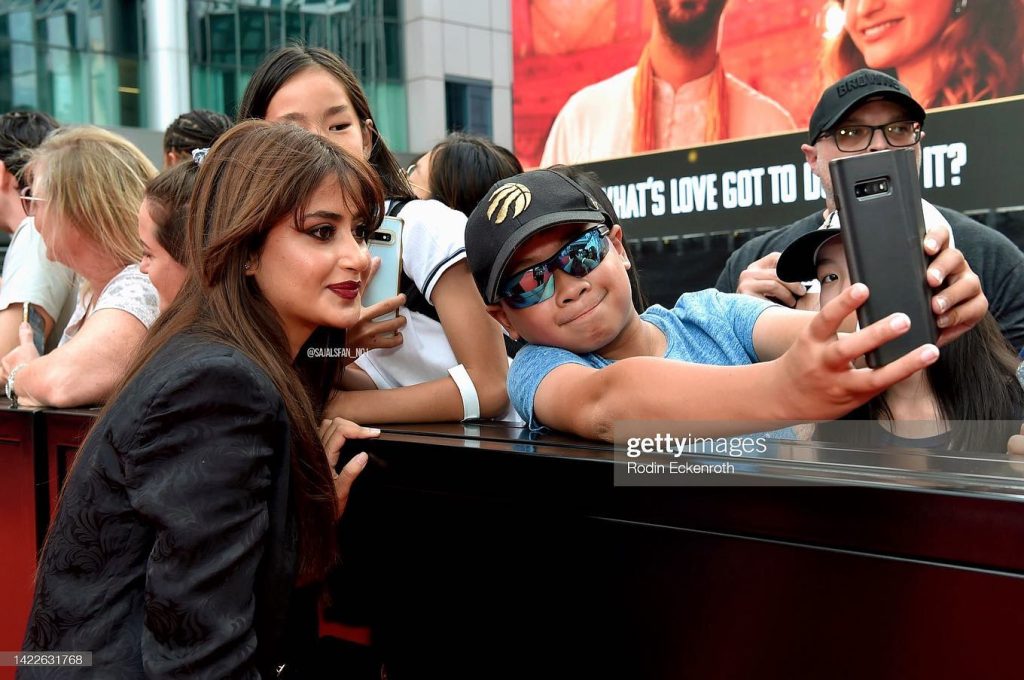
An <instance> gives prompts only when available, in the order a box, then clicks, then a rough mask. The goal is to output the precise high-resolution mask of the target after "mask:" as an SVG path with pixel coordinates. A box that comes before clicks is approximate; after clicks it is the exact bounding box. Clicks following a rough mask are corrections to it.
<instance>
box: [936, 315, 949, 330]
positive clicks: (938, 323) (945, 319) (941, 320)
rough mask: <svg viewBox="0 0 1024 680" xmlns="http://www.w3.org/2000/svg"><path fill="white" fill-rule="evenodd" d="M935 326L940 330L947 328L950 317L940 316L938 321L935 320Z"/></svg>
mask: <svg viewBox="0 0 1024 680" xmlns="http://www.w3.org/2000/svg"><path fill="white" fill-rule="evenodd" d="M935 325H936V326H938V327H939V328H945V327H946V326H948V325H949V317H948V316H940V317H939V318H938V319H936V320H935Z"/></svg>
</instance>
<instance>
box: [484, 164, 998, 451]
mask: <svg viewBox="0 0 1024 680" xmlns="http://www.w3.org/2000/svg"><path fill="white" fill-rule="evenodd" d="M930 236H932V237H933V238H934V239H935V241H936V243H932V244H930V246H931V248H930V249H931V250H933V251H938V250H939V249H940V248H942V247H943V246H944V245H945V239H948V235H943V234H941V233H936V234H930ZM466 255H467V259H468V261H469V265H470V268H471V269H472V272H473V278H474V280H475V281H476V284H477V287H478V288H479V290H480V293H481V295H482V296H483V298H484V302H485V303H486V304H487V305H488V311H489V312H490V313H491V315H492V316H493V317H494V318H495V319H496V320H497V321H498V322H499V323H501V325H502V326H504V327H505V329H506V330H508V332H509V334H510V335H511V336H512V337H513V338H521V339H523V340H525V341H526V342H528V343H529V345H528V346H526V347H525V348H523V349H522V350H521V351H520V352H519V354H518V355H517V356H516V358H515V360H514V361H513V362H512V366H511V368H510V369H509V374H508V390H509V396H510V397H511V400H512V403H513V405H514V406H515V408H516V410H517V411H518V412H519V414H520V415H521V416H522V417H523V419H524V420H526V422H527V423H528V424H529V425H530V427H538V426H542V425H543V426H548V427H552V428H555V429H558V430H564V431H568V432H573V433H576V434H578V435H581V436H584V437H589V438H596V439H611V438H612V435H613V432H612V428H613V423H614V422H615V421H616V420H640V419H664V420H689V421H715V422H717V423H718V426H717V427H718V428H720V430H721V431H719V432H706V433H702V434H704V435H714V434H723V435H724V434H735V433H738V432H743V431H745V430H749V429H750V428H749V427H748V426H746V425H745V424H746V423H753V422H761V423H764V422H766V421H771V422H784V421H785V422H800V421H806V420H826V419H834V418H837V417H839V416H841V415H843V414H845V413H847V412H848V411H850V410H851V409H853V408H855V407H856V406H858V405H860V404H862V403H864V402H865V401H867V400H868V399H870V398H871V397H873V396H874V395H876V394H878V393H880V392H882V391H883V390H885V388H886V387H888V386H889V385H892V384H893V383H896V382H899V381H900V380H902V379H903V378H905V377H907V376H908V375H910V374H912V373H914V372H915V371H918V370H920V369H922V368H924V367H925V366H928V365H929V364H931V363H932V362H934V361H935V359H936V358H937V357H938V354H939V351H938V348H937V347H935V346H934V345H924V346H922V347H920V348H918V349H917V350H915V351H913V352H911V353H909V354H907V355H905V356H903V357H902V358H901V359H899V360H898V361H896V362H893V363H891V364H889V365H888V366H885V367H883V368H879V369H874V370H872V369H866V368H861V369H855V368H853V367H852V362H853V361H854V360H856V359H857V358H858V357H861V356H862V355H864V354H865V353H866V352H868V351H870V350H872V349H874V348H876V347H878V346H879V345H881V344H883V343H885V342H886V341H888V340H891V339H892V338H895V337H897V336H898V335H901V334H902V333H904V332H906V330H907V329H908V328H909V327H910V321H909V319H908V318H907V317H906V315H903V314H895V315H893V316H892V317H889V318H887V319H884V320H882V321H879V322H878V323H875V324H872V325H871V326H869V327H868V328H865V329H862V330H860V331H858V332H855V333H849V334H844V335H842V336H837V332H838V331H839V330H840V326H841V325H842V324H843V322H844V320H845V319H846V318H847V317H848V316H849V315H850V314H851V313H853V312H854V311H855V310H856V309H857V307H859V306H860V305H861V304H862V303H863V302H864V300H866V299H867V296H868V291H867V288H866V287H865V286H863V285H855V286H853V287H851V288H850V289H848V290H846V291H845V292H844V293H843V294H842V295H840V296H839V297H838V298H836V299H835V300H834V301H833V302H831V303H830V304H828V305H826V306H825V307H824V308H823V309H822V310H821V311H820V312H819V313H812V312H802V311H796V310H792V309H788V308H785V307H781V306H779V305H773V304H771V303H769V302H766V301H764V300H760V299H758V298H754V297H750V296H745V295H730V294H724V293H720V292H718V291H716V290H713V289H711V290H706V291H701V292H699V293H690V294H685V295H682V296H681V297H680V298H679V300H678V301H677V302H676V304H675V306H674V307H673V308H672V309H665V308H664V307H660V306H657V305H655V306H653V307H651V308H650V309H648V310H647V311H646V312H645V313H643V314H637V312H636V311H635V310H634V308H633V306H632V303H631V297H630V296H631V290H630V284H629V279H628V278H627V276H626V269H627V268H628V266H629V264H628V261H627V259H626V256H625V252H624V250H623V247H622V229H621V227H620V226H619V225H617V224H613V222H612V220H611V218H610V217H609V216H608V214H607V213H605V212H604V211H603V210H601V208H600V207H599V206H598V204H597V203H596V202H595V201H594V199H593V198H592V197H590V196H589V195H588V194H587V193H586V192H585V191H584V190H583V189H582V188H580V186H579V185H577V184H576V183H575V182H573V181H572V180H570V179H568V178H566V177H564V176H563V175H560V174H558V173H555V172H552V171H550V170H535V171H531V172H526V173H523V174H520V175H516V176H515V177H511V178H508V179H506V180H502V181H500V182H498V183H497V184H495V185H494V187H492V189H491V191H490V192H489V193H488V195H487V196H486V198H485V199H484V200H482V201H481V202H480V204H479V205H478V206H477V207H476V209H475V210H474V211H473V213H472V214H471V215H470V217H469V221H468V222H467V224H466ZM932 271H934V272H935V273H936V274H937V278H938V279H939V283H941V281H942V280H943V279H946V278H947V273H948V278H949V280H950V281H955V282H956V283H955V284H953V285H950V286H949V287H948V288H947V289H946V290H945V291H944V292H943V297H944V298H945V300H944V302H945V304H946V306H947V307H948V308H949V309H948V311H947V314H951V315H954V317H955V318H957V320H958V324H959V325H960V326H967V327H969V326H971V325H973V324H974V323H977V321H978V319H980V318H981V316H983V315H984V312H985V311H986V310H987V305H985V304H984V298H983V296H982V295H981V289H980V285H977V284H976V282H974V283H975V285H974V286H971V285H970V283H969V281H972V277H969V276H965V273H966V274H969V273H970V269H969V267H968V266H967V264H966V262H965V261H964V260H963V256H962V255H960V253H958V252H957V251H955V250H948V249H947V250H944V251H943V252H942V253H940V254H939V256H937V257H936V258H935V260H934V261H933V262H932V264H931V266H930V269H929V272H930V273H931V272H932ZM976 278H977V277H973V279H976ZM930 282H931V283H932V285H933V286H934V285H938V284H937V283H935V282H934V281H931V280H930ZM979 297H980V298H981V301H980V303H979ZM938 306H939V305H933V307H938ZM954 307H955V309H953V308H954ZM980 307H984V309H982V310H981V313H980V314H979V313H978V309H979V308H980ZM948 339H949V338H947V337H941V338H940V344H942V341H948Z"/></svg>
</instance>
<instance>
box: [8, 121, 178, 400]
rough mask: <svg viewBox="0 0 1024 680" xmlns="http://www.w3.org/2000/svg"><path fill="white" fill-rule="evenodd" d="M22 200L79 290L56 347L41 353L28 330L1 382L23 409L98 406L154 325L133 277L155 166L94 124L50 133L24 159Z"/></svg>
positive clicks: (154, 308) (152, 298)
mask: <svg viewBox="0 0 1024 680" xmlns="http://www.w3.org/2000/svg"><path fill="white" fill-rule="evenodd" d="M27 172H29V174H30V176H31V177H32V183H31V189H30V191H27V192H25V194H24V195H23V198H22V201H23V204H24V206H25V212H26V213H27V214H31V215H34V216H35V224H36V229H38V230H39V233H40V235H41V236H42V237H43V241H44V242H45V243H46V255H47V257H48V258H50V259H51V260H54V261H56V262H60V263H61V264H64V265H65V266H67V267H69V268H70V269H72V270H73V271H74V272H75V273H76V274H78V276H79V277H80V279H81V280H82V284H81V287H80V290H79V293H78V306H77V307H76V309H75V312H74V314H73V315H72V317H71V320H70V322H69V323H68V326H67V329H66V330H65V332H64V336H63V337H62V338H61V341H60V345H59V346H58V347H57V348H56V349H55V350H54V351H52V352H50V353H49V354H47V355H45V356H39V354H38V352H37V351H36V349H35V347H34V345H33V344H32V342H31V329H30V328H29V326H28V325H27V324H22V327H21V335H22V342H21V344H20V345H19V346H18V347H17V348H15V349H14V350H12V351H11V352H10V353H9V354H7V356H5V357H4V358H3V360H2V361H0V365H2V368H0V379H2V380H5V381H6V383H7V393H8V396H9V397H10V398H11V399H12V400H16V401H17V402H19V403H21V404H25V405H47V406H58V407H71V406H85V405H91V404H98V403H101V402H103V401H104V400H105V399H106V398H107V397H108V396H109V395H110V393H111V391H112V390H113V388H114V386H115V385H116V384H117V383H118V381H119V380H120V379H121V377H122V372H123V371H124V368H125V366H126V365H128V363H130V359H131V357H132V355H133V354H134V352H135V350H136V349H137V347H138V345H139V343H140V342H141V341H142V339H143V338H144V337H145V335H146V330H147V329H148V328H149V326H150V324H152V323H153V321H154V320H155V319H156V316H157V313H158V301H157V293H156V289H154V288H153V284H152V283H150V281H149V278H148V277H147V276H146V275H145V274H143V273H142V272H140V271H139V266H138V263H139V261H140V260H141V258H142V246H141V244H140V243H139V238H138V232H137V225H138V222H137V216H138V213H139V205H140V204H141V203H142V194H143V189H144V187H145V185H146V182H147V181H149V180H150V179H151V178H152V177H153V176H154V175H155V174H156V169H155V168H154V167H153V164H152V163H150V162H149V160H147V159H146V157H145V156H144V155H143V154H142V152H141V151H139V150H138V149H137V148H136V147H135V146H133V145H132V144H131V143H130V142H129V141H128V140H126V139H124V138H123V137H120V136H118V135H115V134H113V133H111V132H108V131H106V130H103V129H101V128H98V127H93V126H82V127H75V128H67V129H64V130H61V131H60V132H58V133H56V134H54V135H53V136H52V137H50V138H49V139H48V140H47V141H46V142H44V143H43V144H42V145H41V146H40V147H39V148H38V149H36V150H35V151H34V152H33V154H32V158H31V160H30V161H29V164H28V167H27Z"/></svg>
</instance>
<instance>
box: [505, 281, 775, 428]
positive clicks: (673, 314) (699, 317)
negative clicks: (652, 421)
mask: <svg viewBox="0 0 1024 680" xmlns="http://www.w3.org/2000/svg"><path fill="white" fill-rule="evenodd" d="M771 306H772V303H770V302H768V301H766V300H762V299H760V298H755V297H751V296H749V295H737V294H727V293H720V292H719V291H717V290H715V289H713V288H709V289H708V290H702V291H700V292H699V293H685V294H683V295H681V296H679V299H678V300H677V301H676V306H675V307H673V308H672V309H665V308H664V307H662V306H660V305H654V306H653V307H650V308H649V309H648V310H647V311H646V312H644V313H643V314H641V315H640V318H641V319H643V320H644V321H648V322H650V323H652V324H654V325H655V326H657V327H658V328H660V329H661V331H662V332H663V333H664V334H665V337H666V338H668V349H667V350H666V351H665V354H664V357H665V358H666V359H676V360H678V361H688V362H690V363H694V364H707V365H712V366H743V365H746V364H752V363H755V362H757V360H758V359H757V353H756V352H755V351H754V323H755V322H756V321H757V318H758V317H759V316H760V315H761V312H763V311H764V310H766V309H768V308H769V307H771ZM613 363H614V361H613V360H610V359H605V358H604V357H602V356H600V355H598V354H593V353H591V354H583V355H580V354H576V353H574V352H570V351H569V350H567V349H561V348H558V347H546V346H544V345H527V346H526V347H524V348H523V349H522V350H520V351H519V354H517V355H516V358H515V360H514V361H513V362H512V366H511V367H510V368H509V371H508V395H509V399H511V401H512V405H513V406H515V408H516V411H517V412H518V413H519V415H520V416H522V418H523V420H525V421H526V422H527V423H528V424H529V426H530V428H531V429H537V428H538V427H540V426H541V423H539V422H538V421H537V419H536V418H535V417H534V413H533V399H534V397H535V396H536V395H537V389H538V388H539V387H540V383H541V381H543V380H544V378H545V377H546V376H547V374H548V373H550V372H551V371H553V370H554V369H556V368H558V367H559V366H562V365H563V364H580V365H581V366H592V367H594V368H604V367H605V366H609V365H611V364H613Z"/></svg>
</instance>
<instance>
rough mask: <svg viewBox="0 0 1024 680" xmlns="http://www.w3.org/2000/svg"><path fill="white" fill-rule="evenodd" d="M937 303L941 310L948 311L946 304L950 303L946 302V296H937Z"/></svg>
mask: <svg viewBox="0 0 1024 680" xmlns="http://www.w3.org/2000/svg"><path fill="white" fill-rule="evenodd" d="M935 304H937V305H938V306H939V311H940V312H944V311H946V305H948V304H949V303H948V302H946V298H943V297H937V298H935Z"/></svg>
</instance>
